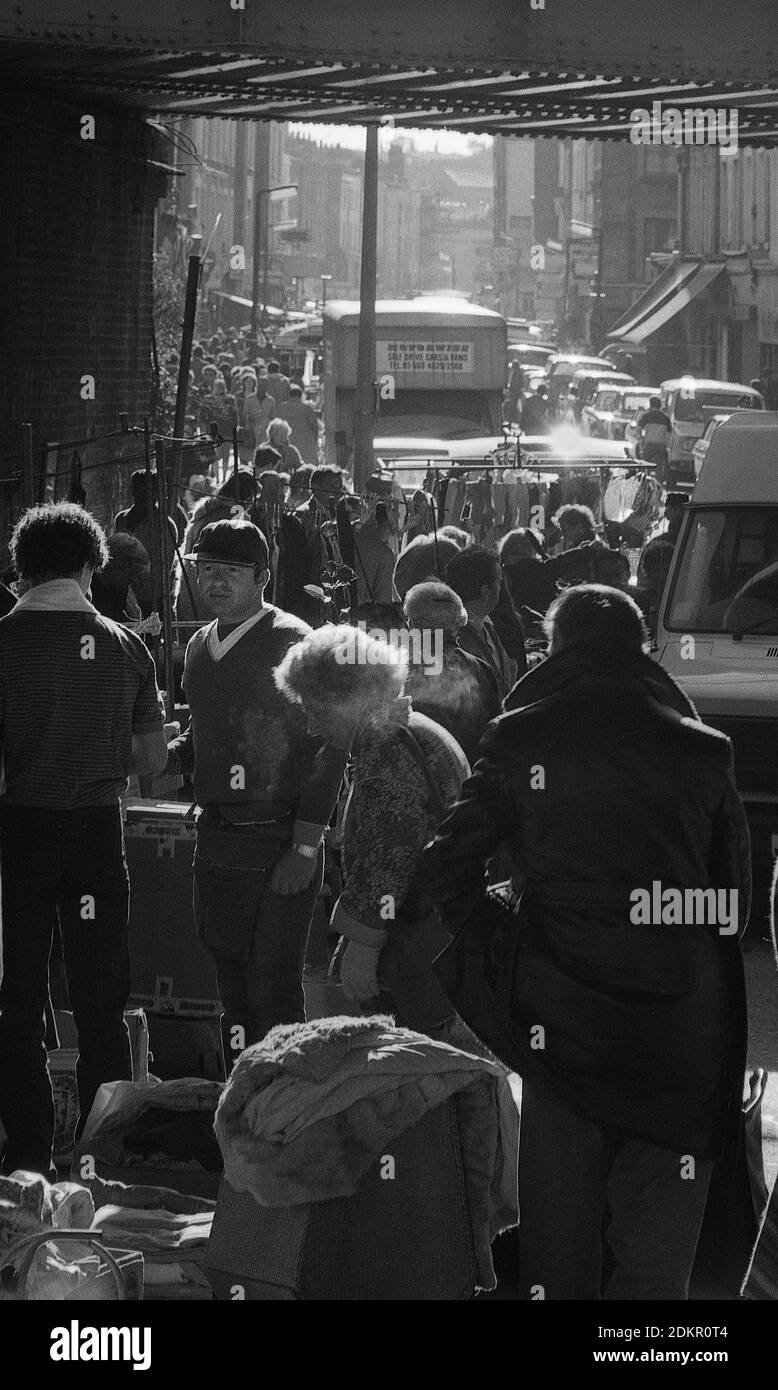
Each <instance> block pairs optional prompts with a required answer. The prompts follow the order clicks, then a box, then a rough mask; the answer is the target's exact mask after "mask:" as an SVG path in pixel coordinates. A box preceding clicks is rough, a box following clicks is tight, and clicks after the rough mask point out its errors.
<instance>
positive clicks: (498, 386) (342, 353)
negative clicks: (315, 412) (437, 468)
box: [323, 295, 508, 467]
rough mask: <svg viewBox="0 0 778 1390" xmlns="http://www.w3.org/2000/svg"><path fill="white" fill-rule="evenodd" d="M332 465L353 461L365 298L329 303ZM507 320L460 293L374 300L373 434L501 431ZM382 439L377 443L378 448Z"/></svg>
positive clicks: (327, 404) (444, 436)
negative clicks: (361, 301) (361, 312)
mask: <svg viewBox="0 0 778 1390" xmlns="http://www.w3.org/2000/svg"><path fill="white" fill-rule="evenodd" d="M323 319H324V427H325V439H326V456H327V462H328V463H333V464H340V465H341V466H345V467H350V466H351V462H352V459H353V444H354V428H355V424H356V411H357V403H356V397H357V344H358V339H359V304H358V302H353V301H351V300H333V301H332V302H331V303H329V304H328V305H327V306H326V308H325V310H324V315H323ZM507 343H508V333H507V325H506V322H505V319H504V318H502V317H501V315H500V314H496V313H494V312H493V311H492V310H491V309H484V308H482V307H481V306H480V305H479V304H470V303H468V302H467V301H465V300H462V299H450V298H432V297H430V296H427V295H425V296H422V297H420V298H418V299H410V300H379V301H378V303H377V304H376V334H375V369H376V373H375V383H376V412H377V417H378V419H377V424H376V435H377V436H378V438H380V436H382V435H387V436H389V435H391V436H392V437H393V438H395V439H396V438H398V437H400V438H403V439H415V438H422V437H423V438H424V439H437V440H455V439H475V438H479V437H482V436H484V437H485V436H491V435H499V434H500V431H501V426H502V418H503V405H502V398H503V391H504V389H505V385H506V376H507ZM378 438H377V440H376V447H378Z"/></svg>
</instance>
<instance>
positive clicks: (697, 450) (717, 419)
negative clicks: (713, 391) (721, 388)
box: [692, 412, 731, 478]
mask: <svg viewBox="0 0 778 1390" xmlns="http://www.w3.org/2000/svg"><path fill="white" fill-rule="evenodd" d="M730 414H731V412H728V413H727V414H726V415H714V416H713V418H712V419H710V420H709V421H708V423H707V425H706V426H705V429H704V430H703V432H702V434H701V435H700V437H699V439H697V440H695V443H694V448H693V449H692V459H693V460H694V476H695V478H699V476H700V469H701V468H702V465H703V462H704V459H705V455H706V454H707V452H708V445H709V444H710V441H711V436H712V435H713V432H714V430H715V429H717V428H718V426H719V425H720V424H721V422H722V420H728V419H729V416H730Z"/></svg>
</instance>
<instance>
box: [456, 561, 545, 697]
mask: <svg viewBox="0 0 778 1390" xmlns="http://www.w3.org/2000/svg"><path fill="white" fill-rule="evenodd" d="M443 578H444V582H445V583H446V584H448V585H449V586H450V588H452V589H453V590H454V593H455V594H458V595H459V598H460V599H461V600H462V602H463V604H464V606H465V608H466V610H467V623H466V625H465V626H464V627H463V628H462V630H461V632H460V633H459V634H458V636H459V644H460V646H461V647H462V648H463V649H464V650H465V651H466V652H470V653H471V655H472V656H477V657H479V658H480V659H481V661H485V662H486V664H487V665H488V666H490V667H491V669H492V670H493V672H494V675H495V679H496V681H497V689H498V691H499V695H500V699H501V700H503V699H505V696H506V695H507V694H508V692H509V691H510V690H512V689H513V686H514V685H515V683H516V675H517V672H518V663H517V662H516V660H515V659H514V658H512V657H510V656H509V655H508V653H507V652H506V650H505V648H504V646H503V644H502V642H501V640H500V638H499V636H498V633H497V630H496V628H495V627H494V624H493V622H492V621H491V617H490V615H491V613H492V612H493V611H494V609H495V608H496V607H497V604H498V603H499V601H500V590H501V587H502V572H501V570H500V559H499V556H498V555H496V554H495V552H494V551H493V550H486V549H485V548H484V547H483V546H477V545H473V546H469V547H468V549H467V550H461V551H458V552H457V554H456V555H455V556H454V557H453V559H451V560H449V562H448V564H447V565H446V568H445V571H444V574H443ZM525 664H526V663H525Z"/></svg>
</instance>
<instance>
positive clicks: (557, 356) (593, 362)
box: [548, 352, 603, 367]
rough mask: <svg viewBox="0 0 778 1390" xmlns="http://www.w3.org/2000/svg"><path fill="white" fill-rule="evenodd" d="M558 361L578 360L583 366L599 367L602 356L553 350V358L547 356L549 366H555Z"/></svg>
mask: <svg viewBox="0 0 778 1390" xmlns="http://www.w3.org/2000/svg"><path fill="white" fill-rule="evenodd" d="M559 362H580V363H581V364H582V365H583V366H591V367H601V366H602V364H603V359H602V357H586V356H585V355H584V354H582V353H578V352H555V353H554V356H553V358H551V357H549V359H548V364H549V366H552V365H553V366H556V365H557V363H559Z"/></svg>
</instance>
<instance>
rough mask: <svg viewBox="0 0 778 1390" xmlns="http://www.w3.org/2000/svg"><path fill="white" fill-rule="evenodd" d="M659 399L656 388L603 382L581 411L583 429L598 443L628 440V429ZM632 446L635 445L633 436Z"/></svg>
mask: <svg viewBox="0 0 778 1390" xmlns="http://www.w3.org/2000/svg"><path fill="white" fill-rule="evenodd" d="M658 395H659V389H658V387H655V386H624V385H621V384H619V383H618V382H614V381H603V382H601V383H600V385H599V386H598V387H597V390H596V391H595V393H594V396H593V397H592V399H591V401H589V403H588V404H587V405H585V406H584V407H583V409H582V411H581V429H582V431H583V433H584V434H590V435H594V436H596V437H597V438H599V439H628V438H630V436H629V435H628V433H627V430H628V428H629V426H630V425H632V424H633V422H634V420H635V419H636V417H637V416H638V415H639V414H640V412H641V411H643V410H648V402H649V399H650V397H651V396H658ZM631 442H632V443H633V444H634V443H635V442H636V439H635V436H634V435H633V436H632V439H631Z"/></svg>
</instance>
